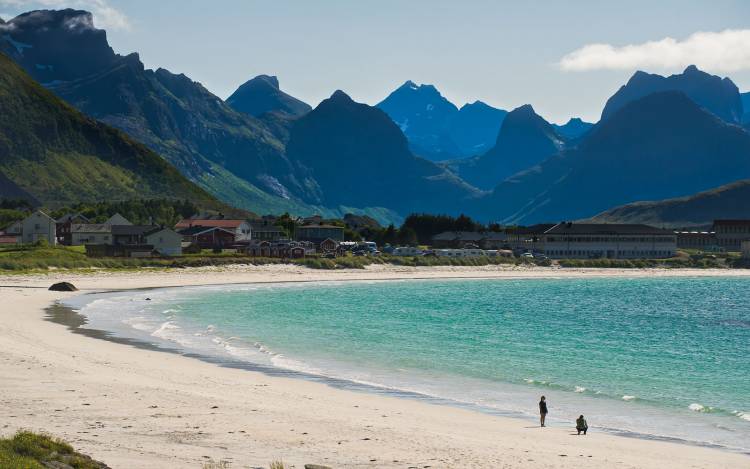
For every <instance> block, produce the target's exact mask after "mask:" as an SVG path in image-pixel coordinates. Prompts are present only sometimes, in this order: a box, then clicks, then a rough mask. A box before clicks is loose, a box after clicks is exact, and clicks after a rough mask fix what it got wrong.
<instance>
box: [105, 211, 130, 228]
mask: <svg viewBox="0 0 750 469" xmlns="http://www.w3.org/2000/svg"><path fill="white" fill-rule="evenodd" d="M104 224H105V225H112V226H114V225H132V223H130V221H129V220H128V219H127V218H125V217H123V216H122V215H120V214H119V213H115V214H114V215H112V216H111V217H109V219H108V220H107V221H105V222H104Z"/></svg>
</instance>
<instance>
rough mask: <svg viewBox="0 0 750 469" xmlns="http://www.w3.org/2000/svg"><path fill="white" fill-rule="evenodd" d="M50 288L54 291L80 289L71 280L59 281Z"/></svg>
mask: <svg viewBox="0 0 750 469" xmlns="http://www.w3.org/2000/svg"><path fill="white" fill-rule="evenodd" d="M49 290H52V291H78V289H77V288H76V287H75V285H73V284H72V283H70V282H59V283H56V284H54V285H52V286H51V287H49Z"/></svg>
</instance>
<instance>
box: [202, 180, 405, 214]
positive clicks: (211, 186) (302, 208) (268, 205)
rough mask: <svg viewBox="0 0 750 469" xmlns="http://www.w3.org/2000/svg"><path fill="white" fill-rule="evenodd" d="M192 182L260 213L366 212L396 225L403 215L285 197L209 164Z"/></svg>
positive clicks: (375, 209)
mask: <svg viewBox="0 0 750 469" xmlns="http://www.w3.org/2000/svg"><path fill="white" fill-rule="evenodd" d="M196 182H197V183H198V184H199V185H200V186H201V187H205V188H207V189H208V190H210V191H211V193H212V194H214V195H215V196H216V197H218V198H219V199H221V200H223V201H225V202H227V203H229V204H232V205H234V206H236V207H239V208H243V209H245V210H250V211H253V212H256V213H260V214H266V213H276V214H281V213H285V212H288V213H290V214H291V215H293V216H308V215H313V214H318V215H321V216H322V217H324V218H342V217H343V216H344V215H345V214H347V213H354V214H356V215H369V216H371V217H373V218H374V219H376V220H377V221H378V222H379V223H380V224H381V225H383V226H387V225H389V224H391V223H393V224H394V225H397V226H398V225H400V224H401V223H402V222H403V217H401V216H400V215H399V214H398V213H396V212H394V211H393V210H389V209H387V208H383V207H365V208H357V207H346V206H340V207H338V208H333V207H324V206H322V205H313V204H308V203H306V202H303V201H302V200H300V199H298V198H296V197H294V196H291V197H290V198H288V199H287V198H283V197H279V196H275V195H271V194H269V193H268V192H265V191H263V190H261V189H260V188H258V187H257V186H255V185H253V184H251V183H249V182H248V181H246V180H244V179H240V178H238V177H237V176H235V175H233V174H232V173H230V172H229V171H227V170H225V169H224V168H221V167H220V166H214V167H212V168H211V172H205V173H203V175H201V177H200V178H199V179H198V180H197V181H196Z"/></svg>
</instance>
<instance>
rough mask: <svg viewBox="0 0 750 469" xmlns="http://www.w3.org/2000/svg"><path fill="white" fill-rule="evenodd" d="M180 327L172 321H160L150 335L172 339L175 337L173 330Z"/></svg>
mask: <svg viewBox="0 0 750 469" xmlns="http://www.w3.org/2000/svg"><path fill="white" fill-rule="evenodd" d="M180 329H181V327H180V326H178V325H177V324H175V323H173V322H172V321H166V322H164V323H162V325H161V326H159V328H158V329H156V330H155V331H154V332H152V333H151V336H153V337H156V338H158V339H165V340H174V339H175V338H176V334H175V331H177V330H180Z"/></svg>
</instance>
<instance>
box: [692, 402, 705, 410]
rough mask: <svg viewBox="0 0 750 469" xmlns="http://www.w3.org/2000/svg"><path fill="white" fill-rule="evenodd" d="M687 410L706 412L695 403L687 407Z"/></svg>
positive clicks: (703, 407)
mask: <svg viewBox="0 0 750 469" xmlns="http://www.w3.org/2000/svg"><path fill="white" fill-rule="evenodd" d="M688 409H690V410H692V411H693V412H706V411H707V410H708V409H706V407H705V406H703V405H701V404H698V403H697V402H694V403H692V404H690V405H689V406H688Z"/></svg>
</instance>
